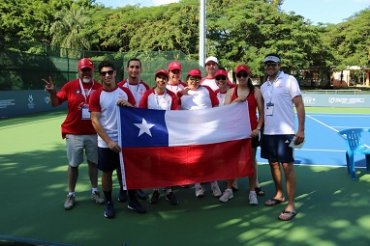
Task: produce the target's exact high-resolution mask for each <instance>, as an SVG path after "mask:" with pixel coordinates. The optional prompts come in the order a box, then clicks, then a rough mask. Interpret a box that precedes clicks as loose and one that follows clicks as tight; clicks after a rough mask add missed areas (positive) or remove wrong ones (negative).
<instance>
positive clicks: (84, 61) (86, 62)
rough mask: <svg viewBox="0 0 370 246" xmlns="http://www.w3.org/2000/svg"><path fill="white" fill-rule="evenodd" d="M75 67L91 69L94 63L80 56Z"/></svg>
mask: <svg viewBox="0 0 370 246" xmlns="http://www.w3.org/2000/svg"><path fill="white" fill-rule="evenodd" d="M77 68H78V70H82V69H84V68H90V69H91V70H94V63H93V62H92V61H91V59H90V58H82V59H81V60H80V61H79V62H78V66H77Z"/></svg>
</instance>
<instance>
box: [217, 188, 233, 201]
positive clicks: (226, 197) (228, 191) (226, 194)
mask: <svg viewBox="0 0 370 246" xmlns="http://www.w3.org/2000/svg"><path fill="white" fill-rule="evenodd" d="M232 198H234V194H233V190H232V189H226V190H225V191H224V193H223V194H222V196H221V197H220V199H219V200H220V202H227V201H229V200H230V199H232Z"/></svg>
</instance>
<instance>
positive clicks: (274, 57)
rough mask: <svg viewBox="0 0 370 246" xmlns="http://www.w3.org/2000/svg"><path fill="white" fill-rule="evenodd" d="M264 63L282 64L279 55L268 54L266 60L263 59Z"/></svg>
mask: <svg viewBox="0 0 370 246" xmlns="http://www.w3.org/2000/svg"><path fill="white" fill-rule="evenodd" d="M263 62H264V63H266V62H275V63H280V56H279V55H278V54H268V55H267V56H265V59H263Z"/></svg>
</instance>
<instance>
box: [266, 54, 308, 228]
mask: <svg viewBox="0 0 370 246" xmlns="http://www.w3.org/2000/svg"><path fill="white" fill-rule="evenodd" d="M263 62H264V69H265V73H266V75H267V80H266V82H264V83H263V84H262V86H261V92H262V97H263V100H264V130H263V135H262V139H261V157H262V158H265V159H268V161H269V164H270V169H271V174H272V178H273V180H274V183H275V189H276V193H275V195H274V196H273V197H272V199H270V200H267V201H266V202H265V205H266V206H275V205H278V204H280V203H282V202H284V201H285V196H284V193H283V189H282V179H281V169H280V164H281V165H282V167H283V170H284V174H285V179H286V190H287V195H288V204H287V205H286V207H285V209H284V210H283V211H282V212H281V213H280V215H279V217H278V219H279V220H283V221H288V220H291V219H293V218H294V217H295V215H296V214H297V212H296V210H295V205H294V195H295V187H296V185H295V183H296V177H295V171H294V165H293V164H294V158H293V148H292V147H291V146H292V144H291V142H294V144H296V145H298V144H301V143H303V141H304V124H305V109H304V104H303V100H302V95H301V91H300V89H299V85H298V82H297V80H296V79H295V78H294V77H293V76H291V75H288V74H285V73H284V72H283V71H281V70H280V67H281V59H280V56H279V55H277V54H269V55H267V56H266V57H265V58H264V60H263ZM293 105H294V106H295V107H296V111H297V117H298V129H297V130H295V127H294V110H293Z"/></svg>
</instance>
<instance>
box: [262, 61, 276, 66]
mask: <svg viewBox="0 0 370 246" xmlns="http://www.w3.org/2000/svg"><path fill="white" fill-rule="evenodd" d="M276 66H277V63H275V62H267V63H265V67H276Z"/></svg>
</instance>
